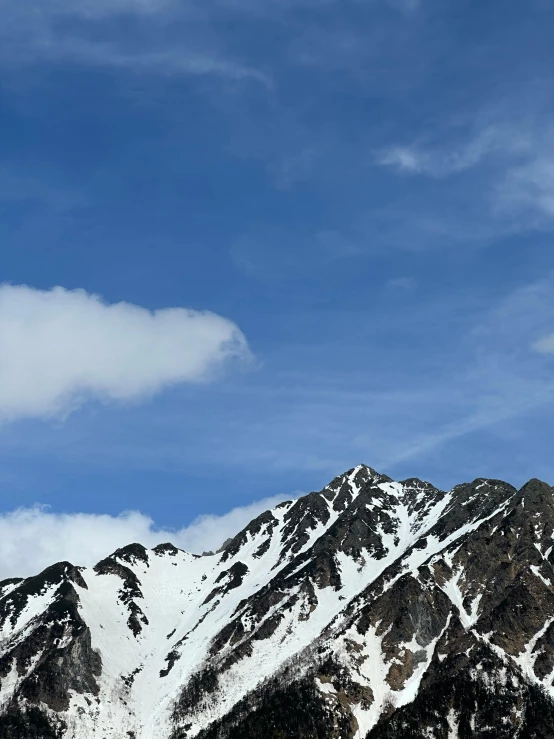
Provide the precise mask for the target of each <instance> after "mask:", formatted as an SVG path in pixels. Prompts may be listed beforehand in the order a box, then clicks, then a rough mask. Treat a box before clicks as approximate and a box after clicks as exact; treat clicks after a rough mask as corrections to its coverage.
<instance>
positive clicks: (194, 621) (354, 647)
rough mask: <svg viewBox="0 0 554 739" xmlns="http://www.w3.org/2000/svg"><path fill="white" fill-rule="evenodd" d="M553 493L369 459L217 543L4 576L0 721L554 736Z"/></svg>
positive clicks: (175, 735)
mask: <svg viewBox="0 0 554 739" xmlns="http://www.w3.org/2000/svg"><path fill="white" fill-rule="evenodd" d="M553 493H554V491H553V490H552V488H550V487H549V486H548V485H546V484H545V483H541V482H539V481H536V480H533V481H531V482H529V483H528V484H527V485H526V486H524V488H522V489H521V490H520V491H516V490H515V488H513V487H512V486H510V485H508V484H506V483H503V482H500V481H495V480H476V481H475V482H473V483H471V484H465V485H459V486H457V487H455V488H454V489H453V490H452V491H450V492H448V493H445V492H443V491H440V490H438V489H436V488H434V487H433V486H432V485H430V484H429V483H425V482H422V481H419V480H406V481H404V482H401V483H397V482H393V481H392V480H390V478H388V477H386V476H384V475H380V474H378V473H377V472H375V470H372V469H371V468H369V467H367V466H364V465H360V466H358V467H356V468H354V469H353V470H350V471H348V472H347V473H345V474H344V475H341V476H339V477H337V478H336V479H335V480H333V481H332V482H331V483H330V484H329V485H328V486H327V487H326V488H324V489H323V490H322V491H321V492H319V493H311V494H310V495H307V496H305V497H303V498H300V499H298V500H297V501H294V502H288V503H283V504H281V505H280V506H277V507H276V508H275V509H273V510H271V511H267V512H266V513H264V514H262V515H261V516H259V517H258V518H256V519H255V520H254V521H252V522H251V523H250V524H249V525H248V526H247V527H246V528H245V529H244V530H243V531H241V532H240V533H239V534H237V536H236V537H235V538H234V539H232V540H231V541H230V542H228V543H227V544H226V546H225V548H224V550H223V551H221V552H220V553H218V554H216V555H213V556H202V557H198V556H195V555H191V554H187V553H185V552H183V551H181V550H179V549H176V548H175V547H173V546H172V545H171V544H163V545H160V546H158V547H156V548H155V549H153V550H146V549H145V548H144V547H142V546H141V545H138V544H134V545H130V546H128V547H125V548H123V549H120V550H118V551H116V552H114V554H113V555H111V556H110V557H108V558H106V559H105V560H103V561H101V562H100V563H98V565H96V567H94V568H92V569H87V568H80V567H74V566H72V565H70V564H69V563H61V564H58V565H54V566H53V567H51V568H49V569H47V570H45V572H44V573H42V574H41V575H39V576H38V577H35V578H29V579H27V580H22V581H17V580H11V581H6V582H4V583H0V634H1V636H0V701H1V709H0V737H10V739H17V737H19V736H21V737H33V736H36V737H60V739H61V737H64V738H66V737H67V738H69V737H71V738H72V739H81V738H84V737H87V738H89V737H90V738H96V737H98V738H100V737H102V738H103V739H115V738H116V737H117V738H118V739H119V738H120V737H127V738H128V739H192V738H193V737H198V739H224V738H226V737H229V738H230V739H249V737H252V738H254V737H256V739H261V738H262V737H263V739H273V738H274V739H277V738H278V737H279V738H280V739H284V738H287V737H290V739H296V738H298V739H300V738H301V737H302V739H304V738H305V739H311V738H312V737H313V739H316V738H317V739H339V738H340V739H348V738H350V737H357V738H359V739H363V737H366V736H367V737H370V738H371V739H373V738H374V737H402V736H406V737H411V736H418V737H423V736H436V737H456V736H460V737H466V736H467V737H469V736H479V737H481V736H482V737H488V736H491V737H492V736H499V737H500V736H506V737H508V736H510V737H511V736H522V737H526V736H537V737H539V736H544V737H553V738H554V728H553V727H554V703H553V702H552V701H553V700H554V687H553V680H554V587H553V586H554V572H553V571H552V567H553V565H554V555H553V545H554V541H553V535H554V495H553ZM487 732H488V733H487ZM494 732H496V733H494Z"/></svg>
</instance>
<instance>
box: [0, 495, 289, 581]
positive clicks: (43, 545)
mask: <svg viewBox="0 0 554 739" xmlns="http://www.w3.org/2000/svg"><path fill="white" fill-rule="evenodd" d="M290 499H291V497H290V496H288V497H285V496H279V495H276V496H273V497H271V498H265V499H263V500H259V501H256V502H254V503H251V504H250V505H247V506H241V507H238V508H234V509H233V510H231V511H229V512H228V513H225V514H223V515H221V516H215V515H204V516H199V517H198V518H197V519H195V520H194V521H193V522H192V523H191V524H190V525H189V526H186V527H184V528H182V529H180V530H170V529H158V528H156V527H155V525H154V522H153V521H152V519H151V518H150V517H149V516H146V515H144V514H143V513H139V512H138V511H128V512H126V513H122V514H121V515H120V516H109V515H97V514H89V513H52V512H50V511H49V510H48V509H46V508H43V507H39V506H36V507H33V508H20V509H17V510H15V511H11V512H9V513H4V514H0V580H2V579H5V578H8V577H28V576H30V575H34V574H37V573H38V572H41V571H42V570H43V569H44V568H45V567H48V566H49V565H51V564H54V563H55V562H60V561H63V560H67V561H69V562H71V563H73V564H75V565H84V566H92V565H94V564H96V562H98V561H99V560H101V559H103V558H104V557H107V556H108V555H109V554H111V553H112V552H113V551H115V550H116V549H118V548H119V547H122V546H125V545H127V544H131V543H134V542H139V543H140V544H143V545H144V546H146V547H153V546H156V544H162V543H164V542H168V541H169V542H171V543H173V544H174V545H175V546H178V547H180V548H181V549H185V550H186V551H189V552H193V553H195V554H196V553H197V554H201V553H202V552H203V551H207V550H210V551H214V550H216V549H218V548H219V547H220V546H221V544H222V543H223V542H224V541H225V540H226V539H228V538H230V537H232V536H234V535H235V534H237V533H238V532H239V531H240V530H241V529H242V528H244V526H246V525H247V524H248V523H249V522H250V521H251V520H252V519H253V518H255V517H256V516H258V515H259V514H260V513H263V511H266V510H268V509H269V508H272V507H274V506H276V505H277V504H278V503H280V502H282V501H283V500H290Z"/></svg>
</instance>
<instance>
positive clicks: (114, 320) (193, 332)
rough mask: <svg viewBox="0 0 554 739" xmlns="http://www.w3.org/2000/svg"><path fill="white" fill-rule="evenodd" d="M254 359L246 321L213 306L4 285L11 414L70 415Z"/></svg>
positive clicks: (1, 330)
mask: <svg viewBox="0 0 554 739" xmlns="http://www.w3.org/2000/svg"><path fill="white" fill-rule="evenodd" d="M248 357H249V351H248V346H247V343H246V339H245V338H244V336H243V334H242V333H241V332H240V330H239V329H238V327H237V326H236V325H235V324H234V323H232V322H231V321H229V320H228V319H226V318H223V317H221V316H218V315H216V314H214V313H209V312H199V311H194V310H190V309H185V308H164V309H162V310H157V311H154V312H150V311H149V310H146V309H145V308H142V307H140V306H137V305H132V304H130V303H116V304H112V305H109V304H107V303H105V302H103V301H102V300H101V299H100V298H99V297H98V296H97V295H91V294H89V293H87V292H85V291H84V290H65V289H64V288H62V287H55V288H53V289H52V290H36V289H34V288H31V287H27V286H13V285H6V284H4V285H0V419H2V420H14V419H17V418H24V417H49V416H56V415H63V414H67V413H68V412H70V411H71V410H73V409H74V408H76V407H78V406H79V405H82V404H83V403H84V402H85V401H86V400H87V399H89V398H97V399H101V400H118V401H129V400H137V399H141V398H144V397H145V396H148V395H151V394H153V393H156V392H158V391H160V390H161V389H163V388H164V387H167V386H170V385H174V384H177V383H181V382H198V381H202V380H206V379H209V378H210V377H212V376H213V373H214V371H215V370H216V369H217V368H218V367H220V366H221V365H222V363H224V362H225V361H227V360H230V359H237V358H238V359H246V358H248Z"/></svg>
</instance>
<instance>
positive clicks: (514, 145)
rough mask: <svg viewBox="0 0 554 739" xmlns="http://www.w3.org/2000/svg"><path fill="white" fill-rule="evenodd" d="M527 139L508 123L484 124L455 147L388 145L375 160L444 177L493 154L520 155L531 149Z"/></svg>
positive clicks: (409, 172) (398, 169) (402, 170)
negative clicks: (506, 124)
mask: <svg viewBox="0 0 554 739" xmlns="http://www.w3.org/2000/svg"><path fill="white" fill-rule="evenodd" d="M530 142H531V139H530V137H529V136H528V135H527V134H526V132H525V131H518V130H514V129H512V128H511V127H508V126H500V125H487V126H484V127H483V128H482V129H480V130H478V131H476V132H473V134H471V135H470V136H469V137H468V138H467V139H466V140H465V141H462V142H461V143H459V144H458V145H457V146H456V145H452V144H447V145H444V144H431V145H429V146H420V145H416V144H412V145H409V146H390V147H387V148H385V149H382V150H380V151H378V152H377V154H376V156H375V161H376V163H377V164H379V165H381V166H385V167H391V168H392V169H395V170H396V171H398V172H403V173H406V174H425V175H429V176H431V177H446V176H448V175H452V174H456V173H458V172H464V171H466V170H468V169H472V168H473V167H476V166H477V165H478V164H480V163H481V162H482V161H483V160H484V159H486V158H487V157H489V156H491V155H493V154H498V153H500V154H502V155H503V156H506V155H510V156H514V155H520V154H522V153H524V152H526V151H528V150H529V149H530V145H531V143H530Z"/></svg>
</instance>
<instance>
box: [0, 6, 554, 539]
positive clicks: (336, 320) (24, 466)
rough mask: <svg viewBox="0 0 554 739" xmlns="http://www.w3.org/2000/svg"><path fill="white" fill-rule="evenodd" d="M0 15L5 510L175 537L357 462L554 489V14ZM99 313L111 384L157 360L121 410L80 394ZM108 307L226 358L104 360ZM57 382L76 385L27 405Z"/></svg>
mask: <svg viewBox="0 0 554 739" xmlns="http://www.w3.org/2000/svg"><path fill="white" fill-rule="evenodd" d="M0 20H1V23H0V131H1V134H2V135H1V137H0V151H1V159H0V213H1V218H0V243H1V245H2V252H1V253H2V273H1V276H0V278H1V280H2V282H4V283H9V284H11V285H13V286H19V285H26V286H28V288H29V289H28V290H26V291H25V290H24V289H23V288H21V290H23V292H19V293H17V295H19V296H23V298H24V300H26V301H28V303H25V306H24V308H21V310H25V311H30V312H29V315H30V316H31V318H29V320H28V322H27V323H25V322H23V323H21V322H19V323H18V324H17V326H18V329H17V331H19V332H20V333H18V334H17V336H16V339H14V342H15V343H9V342H7V343H6V337H5V335H4V334H2V330H4V333H5V332H6V330H7V329H6V326H7V325H10V326H11V325H12V324H11V323H10V321H11V320H12V314H11V313H10V311H12V310H15V309H14V300H15V298H14V297H13V295H15V293H14V294H13V295H12V293H10V294H9V295H8V296H7V297H6V300H5V302H4V303H2V302H1V301H0V338H1V340H2V342H3V346H4V350H3V352H2V355H3V356H0V378H1V377H4V378H5V377H7V376H8V375H9V376H10V377H12V378H13V377H16V378H17V377H19V376H20V374H21V373H23V375H25V377H27V374H28V375H29V377H28V382H29V385H28V386H23V385H22V386H21V387H20V386H19V385H18V388H19V390H17V391H15V390H13V388H12V385H10V384H9V383H8V384H7V385H5V388H7V389H5V392H4V395H5V396H6V397H5V398H4V400H2V393H1V391H0V415H2V416H3V417H2V418H1V419H0V421H1V425H0V483H1V486H2V488H1V489H2V504H1V505H2V509H3V511H4V512H9V511H12V510H13V509H14V508H17V507H21V506H22V507H29V506H32V505H33V504H37V503H38V504H42V505H49V506H51V510H52V511H53V512H59V513H61V512H83V513H89V514H93V513H94V514H98V513H103V514H110V515H112V516H115V515H117V514H118V513H120V512H121V511H124V510H128V509H133V510H134V509H136V510H140V511H143V512H145V513H147V514H149V515H150V516H152V518H153V520H154V521H155V522H156V524H157V525H159V526H163V527H180V526H183V525H186V524H187V523H188V522H190V521H191V520H192V519H194V518H195V517H196V516H198V515H200V514H202V513H211V514H217V515H219V514H222V513H224V512H225V511H228V510H229V509H231V508H234V507H236V506H243V505H247V504H249V503H251V502H252V501H254V500H258V499H260V498H266V497H268V496H275V495H285V496H286V495H289V494H291V493H294V492H295V491H308V490H311V489H318V488H320V487H321V486H322V485H323V484H325V483H326V482H327V481H328V480H329V479H330V478H331V477H333V476H334V475H335V474H337V473H339V472H341V471H343V470H345V469H347V468H349V467H351V466H353V465H355V464H357V463H358V462H366V463H368V464H370V465H372V466H374V467H377V468H378V469H379V470H381V471H384V472H387V473H388V474H390V475H391V476H393V477H395V478H402V477H406V476H412V475H414V476H420V477H423V478H426V479H430V480H431V481H433V482H434V483H435V484H437V485H440V486H444V487H449V486H451V485H453V484H454V483H456V482H459V481H461V480H465V479H473V478H474V477H477V476H485V475H487V476H495V477H502V478H506V479H509V480H510V481H512V482H514V483H515V484H522V483H523V482H524V481H525V480H526V479H528V478H529V477H532V476H539V477H542V478H544V479H547V480H549V481H554V463H553V462H552V457H551V448H552V438H553V434H554V422H553V408H554V406H553V403H552V401H553V400H554V379H553V373H554V339H553V338H552V336H553V335H554V256H553V249H552V245H553V236H554V125H553V124H552V121H553V120H554V118H553V112H554V93H553V86H552V69H554V47H553V46H552V43H551V39H552V35H553V33H554V3H552V2H551V1H550V0H529V2H527V3H521V2H516V1H515V0H506V2H502V3H500V2H492V3H482V2H476V1H475V2H473V1H464V0H461V1H460V2H444V1H443V0H440V1H439V0H390V2H387V1H386V0H367V1H366V2H362V1H361V0H324V1H321V0H320V1H319V2H314V1H313V0H257V2H254V0H209V1H206V0H204V1H203V2H195V1H194V0H110V2H107V0H106V1H105V0H95V1H94V2H93V1H92V0H77V2H75V1H73V2H69V0H49V2H45V3H43V4H42V5H41V6H40V7H34V6H33V7H32V6H30V5H29V4H27V3H20V2H18V1H17V0H7V2H4V3H3V5H2V9H0ZM56 286H60V287H61V288H64V290H65V291H74V290H81V291H85V292H81V293H73V292H64V291H61V292H60V291H58V292H57V293H51V292H50V291H51V290H52V288H54V287H56ZM94 295H96V296H101V299H102V301H103V302H102V303H100V302H98V301H97V302H96V303H95V305H96V306H97V307H98V310H97V312H96V313H95V314H94V315H97V316H98V320H99V324H98V325H99V329H98V330H99V334H98V337H99V338H98V337H97V338H98V341H99V342H100V343H99V344H98V347H97V348H98V352H99V355H101V356H102V357H104V356H105V355H109V362H108V364H109V366H110V370H109V371H110V372H111V373H112V375H113V374H114V373H115V374H116V375H117V377H118V382H119V381H120V380H121V381H122V382H123V384H125V383H126V378H127V374H126V373H127V372H130V373H131V374H133V373H134V369H133V368H132V367H131V365H132V366H133V367H135V366H137V364H138V365H141V366H142V365H143V363H144V366H146V367H147V368H149V367H150V364H149V362H150V360H151V359H152V358H153V357H154V356H155V357H158V356H159V358H160V361H159V363H158V364H159V366H158V365H156V368H151V369H145V370H144V373H145V375H144V377H141V378H140V379H137V378H135V377H134V375H133V379H132V381H131V384H132V383H134V382H135V380H136V385H134V384H132V387H133V391H132V392H130V393H129V397H125V393H124V392H122V391H121V389H119V390H115V389H114V388H115V385H114V382H115V381H114V380H113V376H112V375H110V379H109V380H106V383H107V384H104V385H102V382H104V380H102V382H100V384H98V383H99V381H98V378H97V377H96V376H95V375H94V373H93V374H92V375H91V374H90V372H89V373H88V374H87V375H86V381H84V380H83V382H84V386H81V385H80V386H79V387H80V390H79V392H77V393H76V391H75V386H74V385H71V382H73V380H71V378H70V379H69V380H68V379H67V377H68V370H67V366H66V365H67V364H69V365H70V366H71V367H73V365H74V363H75V362H77V360H78V357H79V356H85V355H86V357H88V354H87V352H89V351H91V352H92V351H93V349H91V348H90V346H89V341H88V337H89V336H90V335H92V334H94V331H95V330H96V329H95V328H91V325H92V324H89V323H87V322H86V321H87V320H88V319H85V318H83V321H84V323H83V324H82V326H81V324H80V323H79V321H81V314H80V313H79V311H78V310H74V308H75V305H76V304H75V305H74V303H73V302H72V300H75V301H77V302H79V300H78V297H76V296H80V299H81V303H79V304H80V305H81V304H82V305H85V303H86V304H87V305H89V303H90V304H91V305H92V303H91V301H92V302H94V301H95V298H93V297H92V296H94ZM10 296H11V297H10ZM41 296H42V297H44V296H46V297H48V296H50V297H52V296H54V297H53V298H52V301H53V302H52V305H53V306H54V303H55V306H54V307H55V310H54V308H53V309H52V310H53V313H52V318H51V321H52V322H53V323H55V326H54V327H53V328H52V326H50V324H49V329H48V330H50V328H52V331H53V332H54V333H53V334H52V336H53V339H52V341H51V342H50V343H49V341H48V336H50V334H49V333H48V332H46V333H45V334H44V335H43V334H40V337H41V338H40V342H39V344H40V346H39V345H38V344H37V343H36V342H37V341H38V340H37V338H36V337H37V335H38V334H37V332H36V331H34V328H33V327H35V328H36V326H35V324H36V325H39V324H40V326H42V328H41V331H42V330H43V328H44V321H42V318H41V317H43V313H42V308H41V307H40V305H39V304H40V299H41ZM68 296H69V297H68ZM72 296H73V297H72ZM66 298H67V300H66ZM87 301H88V302H87ZM122 302H123V303H127V304H131V305H133V306H140V308H142V309H145V311H160V310H163V309H166V308H191V309H194V310H196V311H206V310H207V311H210V312H213V313H215V314H217V315H218V316H221V317H222V318H221V321H222V323H221V324H219V325H220V328H221V330H223V331H227V330H229V331H231V333H233V331H235V333H234V334H233V336H234V337H235V340H237V341H238V342H239V344H240V347H239V350H238V351H237V352H234V354H233V356H232V357H229V356H227V355H226V354H225V353H224V354H225V356H223V355H222V354H221V352H220V349H221V346H220V345H219V344H217V341H216V339H215V338H214V337H213V335H212V334H210V337H211V338H210V341H212V344H210V347H211V348H210V350H209V351H210V352H212V353H211V354H209V356H208V355H206V357H207V358H206V367H205V368H203V369H201V371H200V370H199V371H198V372H197V373H196V374H194V373H193V372H192V370H191V371H189V370H188V369H187V370H182V371H181V370H180V369H175V367H173V366H171V367H169V366H168V363H169V365H171V363H172V362H173V363H175V362H176V361H177V360H176V359H175V356H180V355H174V353H173V352H172V350H171V345H172V342H173V341H174V339H175V340H180V339H179V337H180V336H181V334H179V331H180V330H181V329H180V328H178V327H177V328H175V332H176V333H169V334H168V339H167V341H168V342H169V344H168V343H164V344H163V346H162V344H160V341H161V339H160V338H159V336H158V335H157V333H156V332H158V331H162V323H161V322H162V321H165V318H164V317H163V316H165V315H166V314H163V313H162V314H161V318H160V319H159V321H158V322H157V323H156V324H155V325H154V324H153V328H152V327H151V328H152V330H150V328H149V329H148V330H145V332H143V333H140V332H141V331H142V328H141V329H137V331H139V333H140V341H139V340H138V339H137V341H138V344H137V346H138V347H139V348H138V349H137V353H136V354H134V355H133V357H134V362H135V364H134V365H133V364H132V362H131V365H130V364H129V361H130V360H129V356H126V357H124V358H123V359H121V358H119V359H118V356H119V355H118V350H117V347H118V346H119V344H118V342H119V339H117V338H114V337H113V336H112V338H111V339H109V340H108V339H106V342H107V343H106V342H105V343H104V344H102V342H103V341H104V338H105V337H104V334H103V333H102V332H103V331H108V332H109V331H111V328H112V322H111V319H110V316H111V315H112V314H111V313H109V312H108V313H105V314H104V313H103V312H102V308H103V309H104V310H109V309H108V306H109V305H112V304H118V303H122ZM2 306H3V307H2ZM18 310H19V308H18ZM87 310H88V308H87ZM129 310H131V309H130V308H129ZM137 310H139V309H138V308H137ZM64 311H65V312H66V313H64ZM26 315H27V314H26ZM91 315H92V314H91ZM102 315H103V316H104V318H106V317H107V319H106V320H104V318H102V317H101V316H102ZM126 315H127V314H126ZM137 315H138V314H137ZM68 316H71V318H72V321H73V323H72V328H71V331H73V332H74V333H71V331H70V332H69V333H68V332H67V331H66V330H65V328H64V326H65V321H66V318H67V317H68ZM140 316H142V318H141V319H140V321H142V322H143V323H141V326H145V325H146V324H147V323H148V321H149V319H148V318H147V316H148V314H147V313H145V312H144V311H143V312H142V313H140ZM179 316H181V317H182V318H183V321H184V320H185V319H184V316H185V313H184V312H183V313H182V314H179ZM204 319H205V317H204V318H202V317H201V318H200V319H199V325H200V323H201V322H202V321H204ZM223 319H225V321H223ZM90 320H91V321H94V320H96V319H94V318H91V319H90ZM121 320H122V321H124V320H125V319H124V318H122V319H121ZM133 320H134V319H133ZM137 320H139V319H137ZM179 320H180V319H179ZM33 321H34V322H35V323H33ZM37 321H38V323H36V322H37ZM41 321H42V323H41ZM118 325H119V324H118ZM125 325H126V324H124V323H122V324H121V326H122V329H121V330H122V332H123V334H125V335H126V328H125ZM164 325H165V324H164ZM29 326H31V328H29ZM94 326H96V324H94ZM183 326H184V324H183ZM202 326H204V324H202ZM2 327H3V328H2ZM163 330H165V329H163ZM171 330H173V329H171ZM187 330H188V329H187ZM202 330H204V328H203V329H202ZM209 330H211V329H209ZM239 331H240V332H241V333H238V332H239ZM56 332H57V333H56ZM152 332H153V333H152ZM154 334H156V335H154ZM94 335H95V334H94ZM229 335H231V334H229ZM10 336H11V334H10ZM60 336H61V337H65V338H66V339H67V342H66V343H67V346H66V345H64V347H63V352H62V351H61V350H60V344H59V341H60V339H59V337H60ZM56 337H57V338H56ZM103 337H104V338H103ZM237 337H238V339H237ZM12 338H13V337H12ZM187 340H188V339H187ZM10 341H11V339H10ZM110 341H112V342H113V343H111V344H110ZM214 341H216V344H217V346H216V344H213V342H214ZM33 342H35V343H33ZM62 343H63V342H62ZM162 343H163V342H162ZM95 346H96V344H95ZM183 346H184V349H183V351H184V352H185V354H186V351H187V346H189V345H188V344H187V345H183ZM22 347H23V348H22ZM168 347H169V348H168ZM196 347H197V345H194V346H193V345H190V347H189V348H190V351H191V352H193V353H194V352H196V351H197V348H196ZM214 347H215V348H214ZM94 351H96V350H94ZM133 351H134V350H133ZM206 351H208V350H207V349H206ZM164 352H167V354H168V355H171V357H168V358H167V361H166V354H164ZM14 357H15V358H14ZM120 359H121V362H120ZM54 360H55V361H54ZM162 360H163V361H162ZM184 361H185V364H186V362H187V361H188V360H187V359H185V360H184ZM52 362H53V364H52ZM89 363H90V362H89V359H88V358H87V364H89ZM92 364H94V366H96V364H95V357H93V358H92ZM154 364H156V363H155V362H153V360H152V367H153V365H154ZM213 364H215V365H217V370H216V371H213V367H212V365H213ZM2 365H3V366H2ZM162 365H163V366H162ZM29 366H32V368H33V370H32V371H30V370H29V372H27V370H28V367H29ZM45 366H47V367H48V373H50V374H48V377H49V378H50V379H49V380H48V382H50V381H51V382H52V383H54V384H56V383H58V385H59V387H60V388H62V390H63V392H62V390H60V393H61V394H60V393H59V394H58V395H56V396H55V402H54V405H48V402H50V401H49V400H48V399H47V400H48V402H46V400H45V398H44V397H42V396H41V397H40V398H39V399H37V401H36V405H33V403H34V401H33V403H31V402H30V401H29V397H30V396H29V388H32V390H33V393H34V390H35V389H37V393H38V394H39V395H40V392H42V390H41V389H43V386H44V387H45V386H46V384H47V383H45V381H44V377H43V372H44V367H45ZM98 366H100V365H98ZM22 367H23V368H24V370H22V369H21V368H22ZM81 371H82V370H81V369H79V372H81ZM83 371H84V370H83ZM99 371H100V370H99ZM102 371H103V369H102ZM52 372H53V373H56V372H59V373H60V375H59V377H57V376H56V377H53V376H51V373H52ZM75 372H77V370H75ZM91 372H92V370H91ZM148 372H152V374H151V375H149V374H148ZM160 373H161V374H160ZM85 374H86V373H85ZM72 377H73V375H72ZM66 382H67V383H69V384H68V385H67V388H66V386H65V385H64V383H66ZM58 385H56V387H58ZM99 387H100V389H99ZM117 387H118V388H120V385H118V386H117ZM26 388H27V389H26ZM64 388H65V390H64ZM83 388H84V389H83ZM19 392H20V394H21V398H22V399H21V398H20V395H18V393H19ZM44 392H47V390H44ZM56 392H57V391H56ZM64 393H65V394H64ZM62 396H63V397H62ZM32 397H33V398H34V397H35V396H34V394H32ZM37 397H38V396H37ZM52 397H54V396H52ZM48 398H50V396H48ZM60 398H61V400H60ZM50 399H51V398H50ZM45 403H46V405H45ZM6 409H8V410H6ZM14 409H15V410H14Z"/></svg>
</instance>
